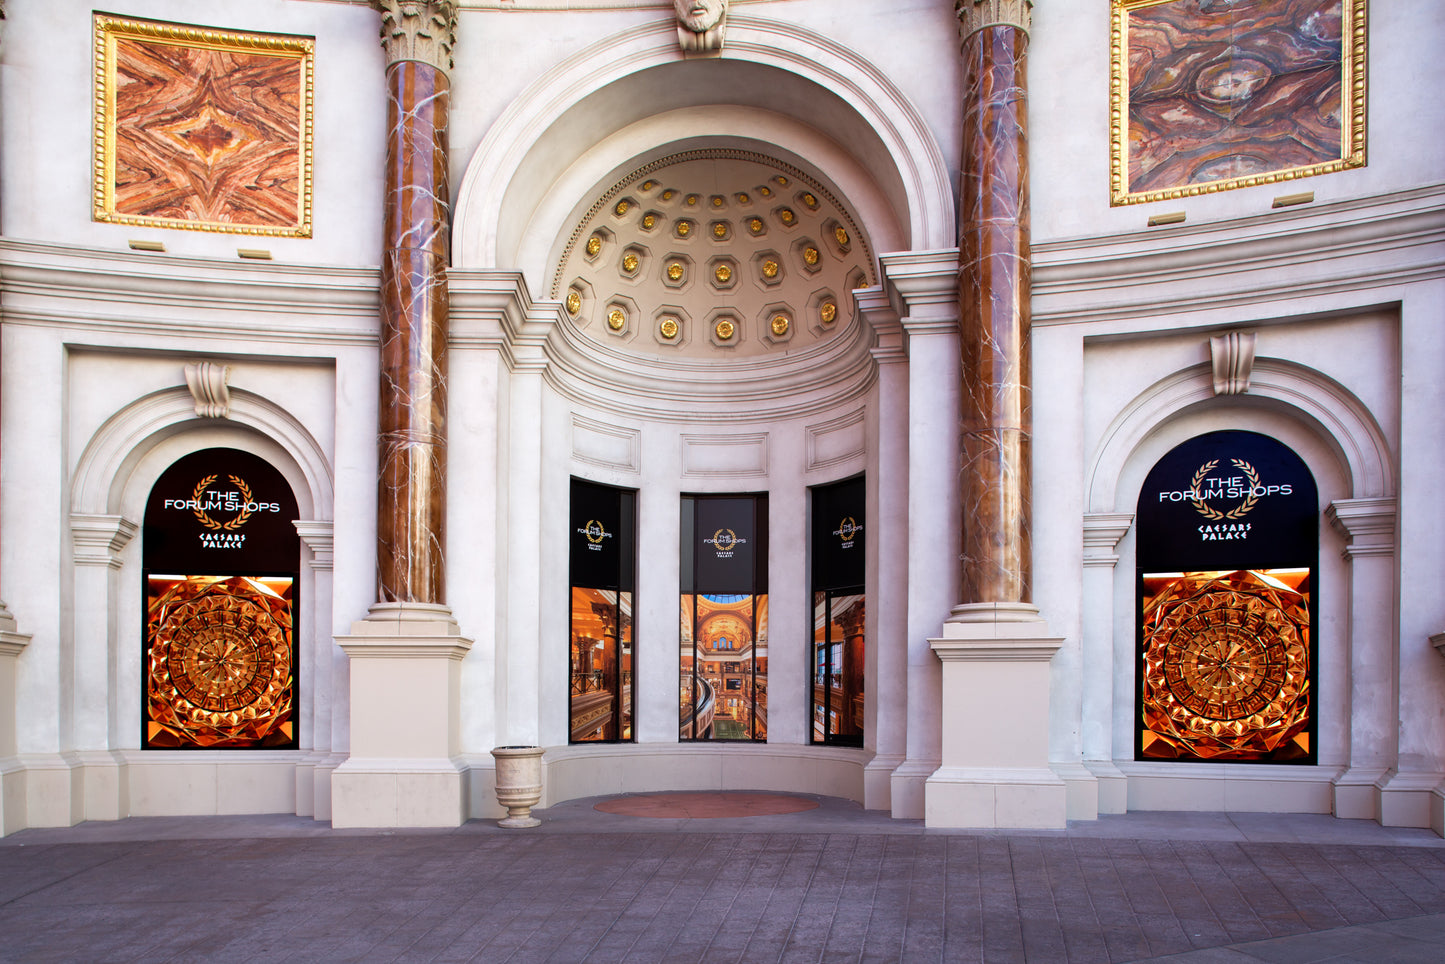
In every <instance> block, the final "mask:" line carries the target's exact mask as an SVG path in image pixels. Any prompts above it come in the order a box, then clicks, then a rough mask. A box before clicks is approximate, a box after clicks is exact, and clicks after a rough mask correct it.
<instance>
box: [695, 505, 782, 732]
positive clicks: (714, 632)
mask: <svg viewBox="0 0 1445 964" xmlns="http://www.w3.org/2000/svg"><path fill="white" fill-rule="evenodd" d="M682 515H683V520H682V526H681V533H682V559H681V562H682V570H683V578H682V584H683V589H684V592H683V593H682V597H681V600H680V607H679V617H680V630H679V640H680V642H679V646H680V652H679V669H680V673H679V719H678V735H679V737H680V738H681V739H683V740H733V741H759V742H761V741H766V740H767V736H768V722H767V720H768V596H767V578H766V567H767V497H766V496H694V497H687V498H684V499H683V500H682Z"/></svg>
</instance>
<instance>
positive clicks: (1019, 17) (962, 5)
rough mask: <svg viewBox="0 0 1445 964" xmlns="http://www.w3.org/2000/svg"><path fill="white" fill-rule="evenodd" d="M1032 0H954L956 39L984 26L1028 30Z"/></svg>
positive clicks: (961, 38)
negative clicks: (956, 25)
mask: <svg viewBox="0 0 1445 964" xmlns="http://www.w3.org/2000/svg"><path fill="white" fill-rule="evenodd" d="M1033 6H1034V0H955V2H954V4H953V12H954V13H955V14H957V15H958V39H960V40H967V39H968V37H969V35H971V34H972V33H974V32H975V31H977V30H982V29H983V28H984V27H1017V28H1018V29H1020V30H1022V31H1024V32H1025V33H1027V32H1028V30H1029V28H1030V27H1031V26H1032V25H1033V16H1032V14H1031V13H1030V12H1029V11H1031V10H1032V9H1033Z"/></svg>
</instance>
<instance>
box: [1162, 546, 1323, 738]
mask: <svg viewBox="0 0 1445 964" xmlns="http://www.w3.org/2000/svg"><path fill="white" fill-rule="evenodd" d="M1302 578H1303V577H1302V574H1301V573H1300V572H1292V573H1268V572H1253V571H1248V570H1240V571H1236V572H1229V573H1182V574H1177V575H1176V576H1173V577H1168V578H1161V577H1153V578H1152V579H1151V578H1150V577H1146V589H1145V593H1146V599H1147V603H1146V607H1145V612H1144V639H1143V661H1142V668H1143V680H1142V685H1143V723H1144V734H1143V741H1142V742H1143V750H1144V756H1145V757H1146V758H1156V759H1199V760H1220V761H1225V760H1264V759H1273V758H1282V759H1288V758H1291V757H1293V756H1295V755H1298V754H1303V753H1307V752H1308V749H1309V743H1308V741H1309V733H1308V726H1309V709H1310V700H1311V692H1310V688H1309V600H1308V597H1307V596H1306V595H1305V593H1303V592H1301V591H1299V584H1300V582H1301V581H1302ZM1291 582H1294V583H1295V585H1291ZM1151 583H1152V584H1151ZM1151 590H1152V595H1151Z"/></svg>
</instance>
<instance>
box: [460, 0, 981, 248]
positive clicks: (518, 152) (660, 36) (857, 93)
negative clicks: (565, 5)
mask: <svg viewBox="0 0 1445 964" xmlns="http://www.w3.org/2000/svg"><path fill="white" fill-rule="evenodd" d="M681 59H683V55H682V53H681V52H680V51H679V50H678V47H677V31H676V27H675V20H674V19H673V18H671V17H669V18H667V19H658V20H654V21H649V22H645V23H641V24H638V25H636V26H633V27H629V28H627V29H625V30H622V31H620V32H618V33H615V34H612V35H611V36H608V37H604V38H602V39H600V40H599V41H598V42H597V43H595V44H593V45H591V46H590V47H587V48H585V49H583V50H581V51H579V52H578V53H577V54H575V55H574V56H572V57H570V58H568V59H567V60H565V61H563V62H562V63H560V64H558V65H557V66H556V67H554V68H553V69H552V70H551V71H549V72H548V73H547V74H545V75H543V76H542V77H541V78H540V79H539V80H538V81H536V82H535V83H534V84H532V85H531V86H530V87H529V88H528V89H527V90H525V91H524V92H522V94H521V95H519V96H518V97H517V98H515V99H514V100H513V102H512V104H511V106H510V107H509V108H508V109H507V110H506V112H504V113H503V115H502V116H501V118H500V119H499V120H498V121H497V122H496V123H495V124H494V125H492V128H491V129H490V130H489V132H488V134H487V137H486V138H485V140H484V141H483V142H482V144H481V145H480V147H479V148H478V149H477V151H476V153H475V154H474V155H473V156H472V158H471V160H470V162H469V163H468V165H467V170H466V173H465V174H464V176H463V178H462V182H461V190H460V192H459V194H458V198H457V204H456V212H457V214H456V219H455V222H454V226H453V238H454V258H453V261H454V263H455V264H457V265H458V266H461V267H464V268H477V267H487V266H492V265H512V264H515V261H514V258H515V256H516V252H515V251H505V252H504V251H502V250H501V249H500V241H501V239H500V235H501V233H502V229H501V224H502V222H503V221H504V220H506V219H508V218H509V217H512V216H515V214H516V211H515V210H514V208H515V209H517V210H522V211H526V212H529V213H530V212H532V211H534V210H535V209H536V208H537V206H538V205H539V203H540V202H541V200H542V198H543V196H544V195H545V194H546V193H547V191H548V190H549V186H550V185H553V184H554V183H555V182H556V180H557V179H558V177H559V176H560V175H561V174H562V173H563V172H564V171H566V170H567V169H568V168H569V167H570V166H571V165H572V164H573V163H574V162H575V161H576V160H577V159H578V158H580V157H582V156H584V155H585V154H586V153H587V152H588V151H590V150H591V149H592V148H593V145H594V144H595V143H596V142H598V141H601V140H603V139H605V137H606V136H607V135H606V134H604V135H602V136H601V137H597V138H590V139H588V143H586V144H584V145H579V146H577V147H569V148H568V149H567V150H563V151H553V152H550V153H549V156H548V157H547V161H548V163H549V164H550V165H551V167H553V168H555V170H553V171H538V170H535V169H534V168H535V165H534V164H532V163H529V154H530V153H531V152H532V151H533V148H534V147H536V146H537V145H538V143H539V142H541V141H543V140H544V138H545V137H546V135H547V134H548V133H549V132H551V131H552V130H553V129H554V128H555V126H556V125H557V124H558V123H559V122H560V121H561V119H562V118H563V116H564V115H565V114H566V113H567V112H568V111H569V110H571V109H573V108H576V107H578V106H579V105H581V104H582V103H583V102H584V101H586V100H587V99H588V98H589V97H590V96H592V95H593V94H596V93H597V92H599V91H601V90H603V89H604V88H607V87H609V86H611V85H614V84H618V83H644V84H645V83H646V82H647V81H646V77H645V75H646V74H647V71H648V69H649V68H652V67H658V66H663V65H666V64H673V63H677V62H678V61H680V60H681ZM718 59H720V60H721V61H723V62H729V61H746V62H751V63H756V64H763V65H767V66H770V67H774V68H777V69H780V70H782V71H785V72H787V73H790V74H794V75H797V76H798V77H800V78H802V79H803V80H804V81H806V82H810V83H812V84H815V85H817V87H819V88H821V89H823V90H826V91H828V92H830V93H832V94H834V95H835V96H837V97H838V98H839V99H840V100H842V101H843V102H844V103H846V104H848V105H850V106H851V107H852V108H853V110H854V112H855V113H856V114H857V115H858V116H859V117H861V119H862V121H863V123H864V125H865V126H866V129H867V131H868V132H869V133H871V134H872V135H873V136H875V137H877V138H878V140H879V141H880V142H881V146H882V147H883V148H884V150H886V152H887V154H888V155H889V157H890V158H891V160H892V162H893V166H894V170H893V171H891V172H888V173H890V174H892V175H894V176H895V177H896V178H897V181H898V184H899V186H900V187H901V190H902V194H903V197H891V198H890V199H889V200H890V201H891V202H892V206H893V207H894V208H897V209H899V210H906V211H907V214H908V221H909V223H910V225H911V230H910V231H909V232H908V237H907V238H905V239H903V240H904V243H906V244H907V245H908V246H909V247H912V248H935V247H940V246H942V245H944V244H948V243H949V242H951V241H952V240H954V203H953V183H952V178H951V176H950V175H949V172H948V167H947V164H946V163H945V162H944V159H943V154H942V152H941V151H940V150H939V147H938V145H937V143H936V142H935V140H934V138H933V135H932V132H931V131H930V129H929V126H928V123H927V122H926V120H925V119H924V117H923V115H922V114H921V113H920V112H919V111H918V110H917V108H916V107H914V106H913V104H912V103H911V101H910V100H909V99H908V97H907V96H906V95H905V94H904V93H903V92H902V91H901V90H900V89H899V88H898V87H897V86H896V85H894V84H893V83H892V81H891V80H890V79H889V78H888V77H887V76H886V75H885V74H884V73H883V72H882V71H881V70H880V69H879V68H878V66H877V65H875V64H873V63H871V62H870V61H869V60H868V59H867V58H864V57H862V56H860V55H858V54H857V53H855V52H853V51H851V50H849V49H847V48H846V47H844V46H842V45H841V44H838V43H837V42H836V41H833V40H830V39H829V38H827V37H824V36H822V35H820V34H818V33H815V32H813V31H811V30H807V29H805V28H803V27H800V26H798V25H797V24H793V23H788V22H785V21H774V20H764V19H759V18H755V17H747V16H730V17H729V19H728V37H727V46H726V48H725V49H724V50H723V51H722V52H721V57H720V58H718ZM638 75H643V76H641V77H639V76H638ZM650 102H652V103H656V92H654V93H653V94H652V95H651V97H650ZM739 106H747V105H739ZM753 106H759V107H764V106H766V105H761V104H759V105H753ZM654 113H655V112H654ZM626 123H627V122H626V120H625V119H624V120H623V121H622V122H621V124H620V126H626ZM815 124H816V121H813V122H807V121H805V120H804V119H801V118H800V119H798V121H797V122H796V126H797V127H798V128H799V129H800V130H801V129H804V128H807V127H810V126H814V125H815ZM608 133H611V132H608ZM825 133H827V134H829V135H830V136H832V137H833V139H834V140H835V141H836V142H838V143H840V144H841V143H845V142H846V141H847V140H849V138H848V137H847V136H840V135H846V134H847V133H849V132H845V131H836V130H835V131H825ZM635 153H645V151H644V152H635ZM853 163H854V164H855V165H861V166H862V168H863V169H864V170H868V169H870V167H871V166H870V165H868V164H863V163H862V162H861V159H859V158H853ZM823 173H824V174H827V173H828V172H827V171H824V172H823ZM879 173H880V172H875V177H877V180H878V181H879V182H882V181H885V180H887V178H886V177H882V176H878V175H879ZM845 193H846V192H845ZM865 224H867V220H866V219H865ZM868 226H869V233H870V234H876V233H877V232H876V231H874V230H873V229H872V228H873V225H868ZM556 227H557V228H560V227H561V225H557V226H556Z"/></svg>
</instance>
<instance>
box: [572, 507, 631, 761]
mask: <svg viewBox="0 0 1445 964" xmlns="http://www.w3.org/2000/svg"><path fill="white" fill-rule="evenodd" d="M636 497H637V496H636V493H635V492H633V491H631V490H628V489H617V488H612V487H610V486H604V485H597V484H594V483H591V482H584V481H582V480H581V479H573V480H572V492H571V517H570V518H571V533H570V536H569V567H570V573H571V575H570V580H571V583H572V590H571V613H570V621H569V625H570V637H571V640H570V649H569V658H570V661H569V675H568V679H569V692H568V708H569V720H568V733H569V739H570V741H571V742H573V743H602V742H622V741H630V740H632V739H633V712H634V704H635V699H634V694H633V685H632V680H633V640H632V625H633V618H632V613H633V581H634V578H635V566H634V562H633V560H634V553H635V549H634V546H635V541H636V526H635V523H634V519H635V510H636Z"/></svg>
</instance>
